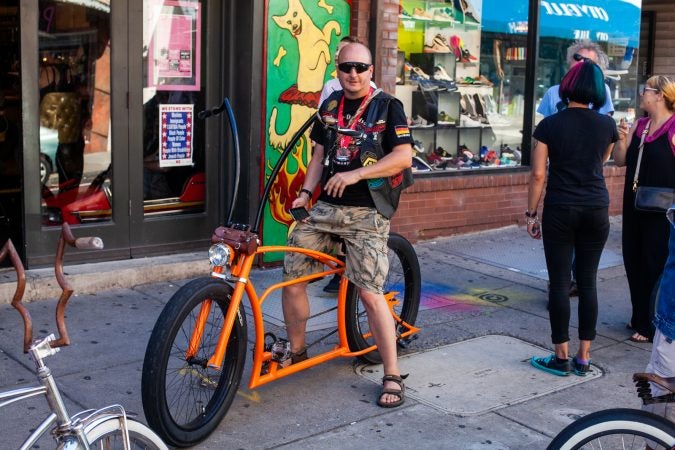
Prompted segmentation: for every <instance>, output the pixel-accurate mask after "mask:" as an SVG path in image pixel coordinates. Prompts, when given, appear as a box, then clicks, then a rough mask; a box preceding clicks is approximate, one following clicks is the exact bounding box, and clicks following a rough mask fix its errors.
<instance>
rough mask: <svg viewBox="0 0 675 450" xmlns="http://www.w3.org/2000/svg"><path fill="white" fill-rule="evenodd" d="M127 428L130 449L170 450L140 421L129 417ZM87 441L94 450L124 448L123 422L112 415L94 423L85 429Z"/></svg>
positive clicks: (121, 449) (120, 449)
mask: <svg viewBox="0 0 675 450" xmlns="http://www.w3.org/2000/svg"><path fill="white" fill-rule="evenodd" d="M127 429H128V430H129V444H131V449H130V450H136V449H138V450H143V449H147V450H168V448H167V446H166V445H165V444H164V442H162V440H161V439H160V438H159V436H157V435H156V434H155V432H154V431H152V430H151V429H150V428H148V427H146V426H145V425H143V424H142V423H140V422H137V421H135V420H131V419H128V418H127ZM84 433H85V435H86V437H87V442H89V447H90V448H91V449H92V450H97V449H101V450H102V449H105V450H116V449H119V450H123V449H124V435H123V434H122V424H121V423H120V419H119V418H117V417H111V418H109V419H107V420H104V421H103V422H100V423H97V424H95V425H93V426H92V427H91V428H90V429H87V430H85V432H84Z"/></svg>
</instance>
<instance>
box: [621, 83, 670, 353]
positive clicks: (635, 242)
mask: <svg viewBox="0 0 675 450" xmlns="http://www.w3.org/2000/svg"><path fill="white" fill-rule="evenodd" d="M640 108H642V109H643V110H644V111H645V112H646V113H647V115H648V117H644V118H641V119H639V120H637V121H636V122H635V124H634V125H633V127H632V128H631V129H630V130H628V126H627V125H626V124H624V123H622V124H621V125H620V127H619V142H618V144H617V145H616V149H615V150H614V162H615V163H616V165H617V166H619V167H621V166H626V179H625V182H624V189H623V230H622V231H623V236H622V243H623V264H624V266H625V268H626V277H627V278H628V286H629V288H630V301H631V304H632V307H633V313H632V315H631V319H630V322H628V327H629V328H631V329H632V330H633V331H634V333H633V335H632V336H631V337H630V340H631V341H634V342H648V341H650V340H651V339H652V337H653V335H654V332H653V328H652V325H651V322H652V319H653V317H652V315H653V307H652V305H653V298H654V296H653V291H654V287H655V285H656V282H657V281H658V279H659V276H660V275H661V272H662V271H663V267H664V265H665V263H666V258H667V256H668V232H669V228H668V221H667V220H666V217H665V214H663V213H649V212H641V211H636V210H635V207H634V204H635V193H634V192H633V178H634V176H635V169H636V167H637V161H638V153H639V146H640V140H641V138H642V133H643V132H644V130H645V128H646V129H647V134H646V136H645V139H644V147H643V151H642V160H641V162H640V171H639V174H638V175H639V184H640V185H641V186H658V187H670V188H673V189H675V118H673V112H675V82H674V81H673V80H672V79H671V78H670V77H667V76H663V75H657V76H653V77H651V78H649V79H648V80H647V83H646V84H645V87H644V89H643V90H642V95H641V97H640Z"/></svg>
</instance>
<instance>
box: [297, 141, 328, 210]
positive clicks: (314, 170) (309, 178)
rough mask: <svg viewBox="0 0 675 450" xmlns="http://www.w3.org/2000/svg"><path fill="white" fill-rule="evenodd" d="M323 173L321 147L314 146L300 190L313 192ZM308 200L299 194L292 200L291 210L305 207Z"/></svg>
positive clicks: (318, 145) (305, 195)
mask: <svg viewBox="0 0 675 450" xmlns="http://www.w3.org/2000/svg"><path fill="white" fill-rule="evenodd" d="M322 171H323V145H321V144H315V145H314V153H312V159H310V160H309V164H307V172H306V173H305V181H304V182H303V183H302V188H303V189H307V190H308V191H310V192H314V189H316V186H317V185H318V184H319V182H320V181H321V172H322ZM309 200H310V198H309V197H308V195H307V194H306V193H305V194H303V193H302V192H300V193H299V194H298V197H297V198H296V199H295V200H293V204H292V205H291V206H292V207H293V208H300V207H307V205H308V204H309Z"/></svg>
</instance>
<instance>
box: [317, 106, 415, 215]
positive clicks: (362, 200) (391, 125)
mask: <svg viewBox="0 0 675 450" xmlns="http://www.w3.org/2000/svg"><path fill="white" fill-rule="evenodd" d="M362 100H363V98H358V99H354V100H350V99H348V98H345V99H344V110H343V114H344V123H345V124H347V123H349V121H350V119H351V118H352V116H353V115H354V114H355V113H356V110H357V109H358V108H359V106H360V105H361V101H362ZM367 115H368V108H366V110H365V111H364V112H363V114H362V115H361V117H360V118H359V121H358V123H357V124H356V128H357V129H360V130H363V129H365V128H366V125H365V121H364V118H365V117H367ZM310 138H311V139H312V140H313V141H314V142H316V143H317V144H321V145H323V146H324V155H325V154H326V152H327V151H328V149H327V148H325V145H326V133H325V130H324V128H323V127H321V126H315V127H313V128H312V132H311V134H310ZM339 140H340V136H338V142H339ZM401 144H412V137H411V135H410V131H409V130H408V122H407V119H406V117H405V112H404V111H403V107H402V106H401V104H400V103H399V102H397V101H391V102H389V108H388V111H387V127H386V129H385V132H384V137H383V139H382V148H383V150H384V152H385V153H390V152H391V150H392V149H393V148H394V147H396V146H397V145H401ZM360 156H361V155H360V149H359V147H356V146H349V147H347V148H341V147H340V146H339V145H338V148H337V150H336V151H335V152H334V154H333V161H332V163H333V167H334V169H335V172H336V173H337V172H347V171H350V170H355V169H358V168H359V167H361V158H360ZM319 200H322V201H325V202H328V203H332V204H335V205H347V206H369V207H375V204H374V203H373V199H372V198H371V196H370V191H369V189H368V182H367V181H366V180H361V181H359V182H358V183H356V184H353V185H351V186H347V187H346V188H345V190H344V193H343V194H342V197H330V196H328V194H326V192H325V191H323V190H322V191H321V195H320V197H319Z"/></svg>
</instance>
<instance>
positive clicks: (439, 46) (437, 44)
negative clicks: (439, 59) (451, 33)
mask: <svg viewBox="0 0 675 450" xmlns="http://www.w3.org/2000/svg"><path fill="white" fill-rule="evenodd" d="M451 51H452V50H451V49H450V46H449V45H448V41H447V40H446V39H445V38H444V37H443V35H442V34H440V33H439V34H437V35H436V36H434V38H433V40H432V41H431V44H424V53H450V52H451Z"/></svg>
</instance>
